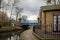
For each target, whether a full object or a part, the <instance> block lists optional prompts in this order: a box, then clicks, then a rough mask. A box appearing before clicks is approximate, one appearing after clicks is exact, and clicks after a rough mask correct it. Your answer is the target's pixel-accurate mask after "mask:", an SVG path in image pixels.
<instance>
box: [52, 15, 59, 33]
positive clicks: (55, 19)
mask: <svg viewBox="0 0 60 40" xmlns="http://www.w3.org/2000/svg"><path fill="white" fill-rule="evenodd" d="M53 18H54V20H53V21H54V22H53V24H54V26H53V31H56V32H59V31H60V15H54V16H53Z"/></svg>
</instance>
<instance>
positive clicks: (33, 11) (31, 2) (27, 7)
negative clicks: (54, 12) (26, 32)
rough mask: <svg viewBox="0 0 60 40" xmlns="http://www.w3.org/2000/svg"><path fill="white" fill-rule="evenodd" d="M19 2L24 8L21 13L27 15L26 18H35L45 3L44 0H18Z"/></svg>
mask: <svg viewBox="0 0 60 40" xmlns="http://www.w3.org/2000/svg"><path fill="white" fill-rule="evenodd" d="M20 4H21V5H18V6H19V7H22V8H23V9H24V10H23V12H22V15H27V16H28V20H37V17H38V14H39V10H40V7H41V6H44V5H46V3H45V1H44V0H20Z"/></svg>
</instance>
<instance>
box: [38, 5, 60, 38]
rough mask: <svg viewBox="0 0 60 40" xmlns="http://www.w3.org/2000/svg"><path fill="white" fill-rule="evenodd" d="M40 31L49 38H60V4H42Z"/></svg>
mask: <svg viewBox="0 0 60 40" xmlns="http://www.w3.org/2000/svg"><path fill="white" fill-rule="evenodd" d="M39 20H40V26H39V27H40V31H42V32H43V35H42V36H45V37H47V38H60V5H54V6H42V7H41V12H40V19H39Z"/></svg>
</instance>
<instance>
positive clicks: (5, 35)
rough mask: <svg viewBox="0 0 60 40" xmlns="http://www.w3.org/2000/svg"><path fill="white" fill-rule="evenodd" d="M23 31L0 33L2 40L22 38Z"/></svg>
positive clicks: (18, 39) (0, 39)
mask: <svg viewBox="0 0 60 40" xmlns="http://www.w3.org/2000/svg"><path fill="white" fill-rule="evenodd" d="M20 34H21V32H20V31H18V32H7V33H0V40H20Z"/></svg>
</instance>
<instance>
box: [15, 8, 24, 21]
mask: <svg viewBox="0 0 60 40" xmlns="http://www.w3.org/2000/svg"><path fill="white" fill-rule="evenodd" d="M22 10H23V8H18V7H16V21H17V19H18V15H19V13H20V12H21V11H22ZM20 15H21V14H20Z"/></svg>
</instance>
